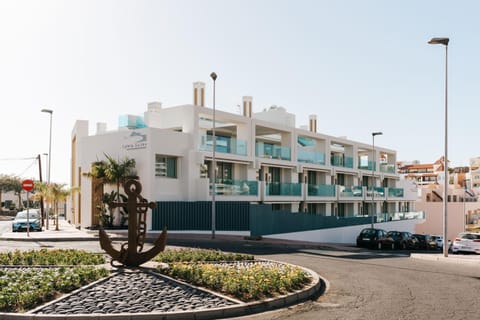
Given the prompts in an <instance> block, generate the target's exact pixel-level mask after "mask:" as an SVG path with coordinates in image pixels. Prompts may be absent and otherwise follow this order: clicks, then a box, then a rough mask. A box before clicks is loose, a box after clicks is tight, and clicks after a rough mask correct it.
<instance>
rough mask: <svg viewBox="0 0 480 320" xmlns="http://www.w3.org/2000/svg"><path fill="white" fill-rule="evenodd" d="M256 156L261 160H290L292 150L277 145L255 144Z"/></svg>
mask: <svg viewBox="0 0 480 320" xmlns="http://www.w3.org/2000/svg"><path fill="white" fill-rule="evenodd" d="M255 155H256V156H257V157H261V158H270V159H281V160H290V159H291V149H290V148H289V147H282V146H279V145H275V144H270V143H263V142H257V143H255Z"/></svg>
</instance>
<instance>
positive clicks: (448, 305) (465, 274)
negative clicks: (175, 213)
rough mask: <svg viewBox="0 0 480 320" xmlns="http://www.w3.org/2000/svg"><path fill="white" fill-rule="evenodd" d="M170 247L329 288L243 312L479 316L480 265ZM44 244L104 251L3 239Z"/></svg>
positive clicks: (373, 254)
mask: <svg viewBox="0 0 480 320" xmlns="http://www.w3.org/2000/svg"><path fill="white" fill-rule="evenodd" d="M168 245H170V246H190V247H205V248H218V249H221V250H224V251H232V252H244V253H251V254H254V255H255V256H256V257H259V258H267V259H271V260H277V261H284V262H288V263H293V264H297V265H301V266H304V267H307V268H309V269H312V270H314V271H315V272H317V273H318V274H319V275H320V276H322V277H324V278H325V279H327V280H328V282H329V288H328V291H327V292H326V293H325V294H324V295H322V296H320V297H318V298H316V299H314V300H312V301H308V302H306V303H303V304H300V305H296V306H293V307H290V308H287V309H281V310H274V311H271V312H267V313H263V314H256V315H251V316H246V317H240V318H237V319H241V320H253V319H255V320H257V319H259V320H266V319H278V320H280V319H302V320H307V319H312V320H313V319H315V320H316V319H322V320H329V319H347V320H349V319H382V320H384V319H422V320H425V319H449V320H452V319H453V320H455V319H459V320H460V319H478V303H479V302H480V296H479V292H480V268H479V265H478V264H477V265H473V264H457V263H450V262H441V261H430V260H419V259H412V258H410V257H409V253H408V252H402V251H390V252H388V251H385V252H381V251H370V250H359V249H357V248H349V247H344V248H340V249H332V248H328V247H325V248H316V249H307V248H302V247H292V246H284V245H278V244H264V243H261V242H259V243H255V242H245V241H232V242H228V241H219V240H217V241H215V240H210V241H199V240H195V241H191V240H188V239H184V240H180V239H176V240H175V239H172V240H170V241H168ZM41 247H56V248H71V247H75V248H81V249H85V250H90V251H94V252H101V250H100V246H99V244H98V243H97V242H96V241H75V242H44V241H37V242H25V241H0V251H5V250H12V249H15V248H18V249H29V248H41Z"/></svg>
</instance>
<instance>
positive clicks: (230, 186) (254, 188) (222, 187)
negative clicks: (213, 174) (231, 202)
mask: <svg viewBox="0 0 480 320" xmlns="http://www.w3.org/2000/svg"><path fill="white" fill-rule="evenodd" d="M210 195H212V184H211V183H210ZM215 195H220V196H258V181H256V180H253V181H248V180H228V181H222V182H220V181H217V183H216V184H215Z"/></svg>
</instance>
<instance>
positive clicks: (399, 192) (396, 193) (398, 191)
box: [388, 188, 404, 198]
mask: <svg viewBox="0 0 480 320" xmlns="http://www.w3.org/2000/svg"><path fill="white" fill-rule="evenodd" d="M388 197H389V198H403V197H404V192H403V188H388Z"/></svg>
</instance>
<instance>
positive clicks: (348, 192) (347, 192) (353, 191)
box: [339, 186, 363, 198]
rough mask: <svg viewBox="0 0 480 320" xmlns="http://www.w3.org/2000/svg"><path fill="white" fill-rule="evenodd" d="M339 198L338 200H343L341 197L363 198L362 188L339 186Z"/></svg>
mask: <svg viewBox="0 0 480 320" xmlns="http://www.w3.org/2000/svg"><path fill="white" fill-rule="evenodd" d="M339 196H340V198H343V197H362V196H363V188H362V186H352V187H345V186H339Z"/></svg>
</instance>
